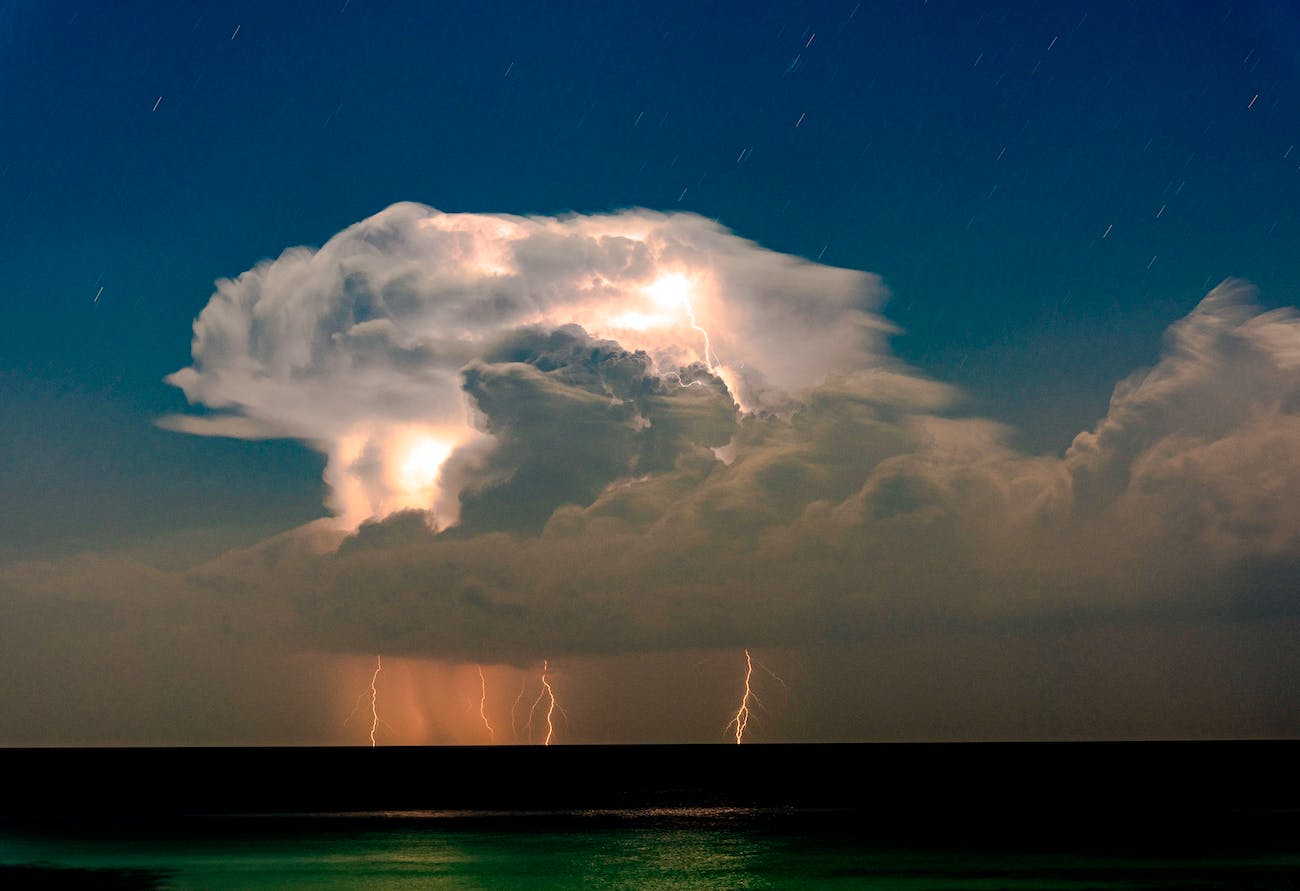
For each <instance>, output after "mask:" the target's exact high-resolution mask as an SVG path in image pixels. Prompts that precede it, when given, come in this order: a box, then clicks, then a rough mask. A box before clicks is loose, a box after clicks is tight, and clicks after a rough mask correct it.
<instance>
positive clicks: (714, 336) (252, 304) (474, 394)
mask: <svg viewBox="0 0 1300 891" xmlns="http://www.w3.org/2000/svg"><path fill="white" fill-rule="evenodd" d="M882 292H883V289H882V288H881V286H880V284H879V283H878V281H877V280H876V279H875V278H874V277H872V276H870V275H867V274H865V273H861V272H855V271H852V270H845V269H834V268H831V267H827V266H821V265H817V264H813V263H809V262H806V261H804V260H801V259H798V258H794V257H790V256H786V255H782V254H778V253H775V252H772V251H768V250H764V249H763V248H761V247H759V246H758V245H756V244H754V243H752V242H749V241H746V240H744V239H741V238H739V237H737V236H735V235H733V234H731V233H730V232H728V231H727V230H725V229H724V228H723V227H721V226H719V225H718V224H716V223H714V222H710V221H708V220H705V219H703V218H701V217H698V216H695V215H692V214H661V213H654V212H650V211H644V210H629V211H624V212H622V213H616V214H608V215H600V216H579V215H572V216H567V217H559V218H556V217H518V216H508V215H485V214H443V213H439V212H438V211H435V210H432V209H431V208H428V207H424V206H422V205H417V204H397V205H394V206H392V207H390V208H388V209H387V210H385V211H383V212H381V213H379V214H376V215H375V216H373V217H371V218H369V219H367V220H365V221H363V222H361V223H358V224H356V225H354V226H352V227H350V228H348V229H346V230H344V231H343V232H341V233H339V234H338V235H336V236H335V237H334V238H332V239H330V240H329V241H328V242H327V243H326V244H325V245H324V246H323V247H321V248H320V249H319V250H310V249H307V248H294V249H291V250H288V251H286V252H285V253H284V254H282V255H281V256H280V257H279V258H278V259H275V260H272V261H268V262H264V263H262V264H260V265H258V266H257V267H255V268H254V269H251V270H249V271H247V272H245V273H244V274H242V275H240V276H238V277H236V278H234V279H230V280H222V281H220V282H219V283H218V285H217V290H216V293H215V294H213V296H212V298H211V300H210V301H209V303H208V305H207V306H206V307H205V308H204V310H203V312H202V313H201V314H200V315H199V317H198V319H197V320H196V321H195V324H194V343H193V359H194V361H193V365H191V366H190V367H188V368H185V369H182V370H180V371H178V372H176V373H175V374H174V375H172V376H171V377H169V378H168V380H169V381H170V382H171V383H173V384H175V385H176V386H178V387H180V388H181V389H182V390H183V391H184V393H185V395H186V397H187V398H188V399H189V400H190V402H191V403H193V404H195V405H196V406H200V407H202V408H205V409H207V410H208V413H206V414H200V415H177V416H172V417H168V418H165V419H163V421H162V423H163V425H164V426H166V427H169V428H171V429H175V430H181V431H184V432H188V433H197V434H208V435H221V436H235V437H242V438H264V437H292V438H296V439H300V440H303V441H305V442H308V443H311V444H312V445H313V446H315V447H316V448H318V449H320V450H321V451H323V452H324V453H325V454H326V456H327V458H328V464H327V467H326V471H325V475H326V481H327V482H328V483H329V485H330V488H331V507H332V508H333V510H334V511H335V513H336V514H337V515H338V516H339V517H340V518H341V519H342V521H343V523H344V524H345V525H346V526H349V527H355V526H356V525H357V524H358V523H360V522H361V521H362V520H365V519H368V518H374V517H382V516H385V515H387V514H389V513H391V512H393V511H395V510H400V509H410V508H418V509H427V510H432V511H433V512H434V514H435V515H436V517H437V520H438V522H439V524H440V525H442V526H444V527H445V526H449V525H453V524H455V523H456V522H457V521H458V520H459V515H460V511H461V496H462V494H464V493H466V492H467V491H468V492H475V491H479V490H482V489H484V488H490V487H491V486H492V485H493V484H494V483H499V482H501V481H502V480H503V479H505V478H509V477H511V476H514V475H516V474H517V473H520V472H521V471H520V469H519V468H518V467H515V466H503V462H504V461H506V458H507V456H506V453H507V452H512V450H513V453H514V454H515V456H516V457H519V458H521V459H527V458H529V457H533V458H535V457H536V456H537V455H538V454H539V453H540V452H541V451H542V450H543V449H544V447H542V446H540V445H538V444H537V442H538V440H539V439H547V438H548V437H551V434H550V433H548V431H549V430H551V429H559V428H562V427H563V426H564V425H565V424H566V423H567V422H569V421H572V420H573V419H572V418H569V417H567V416H566V414H565V412H566V411H567V410H573V411H575V412H578V413H579V414H580V415H581V416H582V418H583V420H582V421H581V422H579V423H582V424H584V425H585V426H584V427H583V429H584V430H588V431H591V430H594V429H595V426H593V425H596V426H600V427H602V430H603V431H604V432H603V433H602V434H601V435H604V434H605V433H609V432H610V431H609V430H607V429H605V427H606V422H617V423H619V424H622V425H623V426H624V427H626V428H627V429H628V430H630V431H631V432H632V433H638V432H642V431H644V432H645V435H644V436H640V437H639V438H640V439H643V440H646V441H651V440H656V441H657V442H656V443H654V444H651V445H646V446H645V448H648V449H650V450H651V451H654V450H655V449H659V450H662V449H663V448H665V447H666V446H665V444H664V443H663V442H662V440H663V438H664V437H663V436H661V435H660V428H663V427H672V426H673V425H674V424H677V423H679V422H680V421H681V415H682V413H683V412H686V413H687V414H689V413H690V412H691V411H694V409H691V408H688V407H687V405H688V404H689V403H691V402H692V401H698V400H693V397H694V396H695V395H696V394H686V395H685V396H684V397H683V398H682V399H681V400H673V399H669V398H668V395H669V393H668V391H669V389H670V388H673V387H675V388H676V389H678V390H683V389H691V388H707V389H711V390H714V391H717V392H725V393H727V394H728V395H729V397H730V400H734V401H735V402H736V403H737V404H738V405H739V406H740V407H741V408H742V409H745V410H751V411H752V410H763V409H780V408H784V407H786V406H787V405H788V402H789V400H790V399H791V398H792V397H795V396H797V395H798V394H799V393H801V392H802V391H804V390H806V389H807V388H808V387H810V386H812V385H814V384H816V383H818V382H819V381H821V380H824V379H825V378H826V377H827V376H828V375H830V374H833V373H837V372H844V371H849V370H854V369H860V368H867V367H871V366H873V365H875V364H878V363H879V361H880V359H881V357H883V356H884V352H885V351H884V346H883V336H884V334H885V333H886V332H887V331H888V326H887V325H886V324H885V323H884V322H883V321H882V320H881V319H879V318H878V317H877V316H875V315H874V314H873V313H872V309H873V308H874V306H875V305H876V304H877V303H878V302H879V299H880V296H881V294H882ZM563 332H567V334H566V333H563ZM557 337H558V338H560V339H561V340H565V341H566V342H565V343H563V344H560V343H557V342H553V341H555V339H556V338H557ZM555 350H567V351H568V354H567V356H566V357H565V358H562V359H555V358H554V357H552V358H550V359H547V358H546V357H544V356H543V355H542V353H544V352H547V351H552V352H554V351H555ZM581 350H590V351H592V357H585V358H584V357H583V356H580V355H579V354H578V352H580V351H581ZM611 351H613V352H615V353H619V354H625V355H623V357H622V358H619V359H618V360H617V362H618V363H621V366H620V369H619V370H618V371H617V372H616V371H615V370H614V364H613V363H611V362H610V361H607V359H608V355H606V354H609V353H610V352H611ZM597 354H600V357H599V358H594V357H596V356H597ZM557 362H558V363H560V364H562V366H563V367H564V368H565V369H567V370H566V371H564V372H563V373H559V374H557V373H554V372H555V370H556V368H558V367H560V366H559V365H557ZM584 365H585V366H589V367H590V368H591V369H592V372H593V374H592V375H589V376H588V379H586V380H583V381H577V380H575V379H574V376H575V373H576V369H578V368H580V367H582V366H584ZM525 366H527V367H525ZM629 374H630V375H631V378H627V375H629ZM620 375H623V377H620ZM638 388H640V389H638ZM651 390H654V391H655V392H653V393H651V392H650V391H651ZM525 395H526V396H527V397H528V398H530V399H532V400H535V401H534V402H533V403H531V404H530V406H527V407H526V406H525V405H524V404H523V403H521V402H519V401H518V400H519V399H522V398H523V397H524V396H525ZM671 395H673V396H678V395H682V394H671ZM512 400H514V401H513V402H512ZM670 402H680V403H681V405H676V406H674V407H673V409H672V410H670V409H669V408H668V404H669V403H670ZM489 404H490V405H491V406H494V407H495V408H496V409H498V410H499V411H500V414H499V415H496V416H494V414H493V412H492V411H491V410H485V407H486V406H488V405H489ZM507 405H509V407H507ZM648 406H650V407H654V408H656V409H658V410H662V411H663V412H665V413H666V414H665V415H664V416H663V417H649V416H647V415H646V414H645V412H646V410H647V407H648ZM713 410H714V409H710V411H713ZM668 414H676V415H677V416H678V417H677V420H676V421H673V420H670V419H669V418H668V417H667V415H668ZM511 437H514V438H515V439H516V440H518V438H520V437H529V438H533V440H534V445H533V446H529V445H523V446H520V444H519V443H518V442H515V443H514V447H513V449H512V446H511V444H510V443H508V442H506V443H503V440H509V439H510V438H511ZM552 438H553V437H552ZM614 438H615V439H621V440H628V439H630V438H633V437H632V436H631V434H626V435H623V436H621V437H617V436H616V437H614ZM706 438H707V437H706ZM570 442H574V440H573V439H571V440H570ZM724 444H725V438H724ZM609 445H610V447H611V448H621V449H626V448H627V447H629V444H628V443H626V442H620V443H619V444H618V445H617V446H615V445H614V444H613V443H612V442H611V443H609ZM586 454H587V457H589V458H590V459H591V460H593V461H595V462H596V463H597V464H599V463H602V462H603V461H605V460H614V458H613V456H612V455H610V456H606V455H605V453H604V452H603V451H601V448H600V447H593V448H589V449H587V452H586ZM553 457H555V456H553ZM659 457H660V458H663V457H664V456H663V455H660V456H659ZM650 460H651V463H653V457H652V458H651V459H650ZM564 463H565V462H563V461H561V462H560V464H559V465H554V464H553V465H552V466H553V467H559V466H562V465H563V464H564ZM634 463H635V462H634ZM629 469H632V468H627V467H624V468H621V470H622V471H627V470H629ZM523 473H525V474H526V470H525V471H523ZM617 475H619V474H616V473H607V474H606V476H607V477H608V479H606V480H605V481H606V482H608V481H609V480H610V479H612V478H613V477H614V476H617ZM584 485H585V487H586V488H584V487H583V486H584ZM591 485H592V483H591V481H584V484H583V485H579V487H578V488H579V491H578V492H577V493H576V495H577V497H579V498H580V499H581V498H582V497H583V495H582V493H583V492H587V493H588V494H594V493H593V492H590V488H591ZM551 488H552V489H555V488H556V487H555V486H551ZM561 488H562V487H561ZM553 495H555V496H556V497H562V496H563V493H561V492H559V491H558V490H557V491H555V492H554V493H553ZM483 497H487V498H491V497H492V496H491V495H485V496H483ZM588 500H589V498H588Z"/></svg>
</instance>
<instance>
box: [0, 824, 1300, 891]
mask: <svg viewBox="0 0 1300 891" xmlns="http://www.w3.org/2000/svg"><path fill="white" fill-rule="evenodd" d="M1172 836H1173V837H1171V834H1170V833H1168V832H1161V831H1160V827H1158V826H1153V827H1152V835H1151V836H1150V837H1145V836H1144V834H1143V832H1142V831H1141V830H1140V829H1139V830H1137V831H1136V832H1126V833H1125V834H1123V835H1122V836H1119V837H1115V836H1113V835H1105V836H1100V837H1104V838H1105V840H1104V841H1098V840H1097V837H1093V838H1092V840H1089V839H1088V838H1085V837H1064V838H1063V837H1060V836H1053V837H1051V839H1050V840H1047V839H1044V838H1037V839H1035V838H1027V837H1025V836H1024V835H1023V834H1018V833H1015V832H1008V833H1006V834H1005V835H999V834H998V833H997V832H989V831H987V830H985V831H981V832H980V833H979V834H978V835H977V836H973V835H965V834H963V833H961V832H959V831H958V832H954V831H945V832H944V833H943V834H942V835H941V836H937V837H927V833H926V831H925V825H924V822H922V823H919V824H914V825H909V826H906V827H897V831H895V830H894V829H891V828H890V827H889V826H888V824H887V823H886V824H885V825H881V824H879V823H876V824H873V826H872V827H871V828H864V827H861V826H858V825H856V823H855V820H854V819H853V818H852V817H850V816H848V815H843V816H841V815H837V814H834V813H807V814H802V813H800V812H791V811H761V810H747V809H726V808H721V809H665V810H631V811H602V812H573V813H569V814H554V813H551V814H536V815H530V814H512V815H502V814H473V813H465V812H460V813H401V814H399V813H386V814H371V815H363V816H357V815H346V816H331V815H315V816H251V817H220V818H217V817H180V818H172V819H167V820H161V819H154V820H136V819H120V818H119V819H103V818H101V819H97V820H94V821H84V822H78V821H69V820H67V819H51V820H48V821H43V822H42V821H26V822H23V823H10V824H3V825H0V886H3V887H14V888H23V887H37V888H40V887H61V888H62V887H73V888H75V887H83V888H116V889H125V888H161V889H209V891H215V889H258V888H312V889H334V888H367V889H410V888H464V889H478V888H483V889H513V888H519V889H543V888H668V889H672V888H875V889H952V891H957V889H1021V888H1023V889H1092V888H1126V889H1138V888H1162V889H1165V888H1223V889H1229V888H1232V889H1265V888H1269V889H1279V888H1300V851H1298V847H1297V844H1296V842H1295V840H1292V841H1289V842H1288V841H1286V840H1285V839H1283V840H1281V841H1279V840H1277V837H1276V836H1274V837H1273V840H1271V841H1267V840H1264V841H1252V840H1250V839H1246V840H1245V841H1243V840H1241V838H1240V837H1238V838H1237V840H1235V841H1232V842H1224V843H1222V844H1216V843H1214V842H1213V841H1211V842H1209V843H1207V842H1206V840H1205V838H1204V837H1200V836H1198V838H1197V839H1196V840H1195V841H1193V840H1192V839H1184V840H1180V839H1179V838H1178V837H1177V833H1173V834H1172Z"/></svg>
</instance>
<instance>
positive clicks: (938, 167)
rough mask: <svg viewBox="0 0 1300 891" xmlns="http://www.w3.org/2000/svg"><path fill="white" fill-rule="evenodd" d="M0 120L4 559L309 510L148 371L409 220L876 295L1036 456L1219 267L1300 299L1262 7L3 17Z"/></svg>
mask: <svg viewBox="0 0 1300 891" xmlns="http://www.w3.org/2000/svg"><path fill="white" fill-rule="evenodd" d="M232 38H233V39H232ZM160 97H161V101H159V100H160ZM801 119H802V120H801ZM0 121H2V122H3V123H2V124H0V270H3V271H4V274H5V283H4V284H5V295H6V297H5V305H6V309H7V313H6V316H7V317H6V324H5V325H4V326H3V327H0V431H3V434H2V435H0V501H3V502H4V503H6V504H9V505H11V506H21V507H22V510H21V511H20V510H18V509H16V508H15V507H11V508H10V509H7V510H6V511H4V512H3V516H0V542H3V543H4V544H3V545H0V557H8V556H13V555H15V554H16V553H20V552H21V553H44V552H55V551H60V550H69V549H75V548H78V547H87V546H98V545H102V544H130V543H133V542H136V541H138V540H141V539H143V538H148V537H151V536H156V535H157V534H159V533H164V532H181V531H184V530H186V529H190V528H197V527H208V526H232V527H241V528H245V529H247V530H252V529H254V528H256V529H257V530H258V531H265V530H266V529H274V528H283V527H285V526H288V525H290V524H292V523H294V522H298V521H301V520H304V519H307V518H309V517H312V516H316V515H319V514H320V513H321V512H322V508H321V506H320V498H321V484H320V481H319V476H320V469H321V461H320V459H319V458H318V457H316V456H314V455H313V454H312V453H310V452H309V451H307V450H306V449H305V448H303V447H301V446H298V445H295V444H288V443H240V442H223V441H217V440H199V439H194V438H188V437H185V436H181V435H178V434H174V433H168V432H164V431H161V430H158V429H156V428H154V427H153V426H152V419H153V418H155V417H157V416H158V415H160V414H163V413H165V412H169V411H174V410H176V409H178V408H179V407H180V406H181V404H182V402H183V400H182V398H181V397H180V395H179V393H178V392H176V391H174V390H172V389H171V388H169V387H167V386H166V385H164V384H163V383H162V377H163V375H165V374H167V373H169V372H171V371H174V370H175V369H177V368H179V367H181V366H183V365H185V364H187V363H188V361H189V338H190V330H189V329H190V323H191V321H192V319H193V317H194V316H195V314H196V313H197V312H198V311H199V310H200V309H201V308H202V306H203V305H204V303H205V302H206V301H207V299H208V296H209V294H210V293H211V290H212V282H213V280H214V279H216V278H217V277H220V276H229V275H235V274H238V273H239V272H241V271H243V270H244V269H247V268H248V267H250V266H252V265H253V264H254V263H256V262H257V261H258V260H260V259H262V258H264V257H269V256H275V255H276V254H278V253H279V252H280V251H281V250H282V249H284V248H285V247H288V246H290V245H296V244H319V243H321V242H323V241H324V240H326V239H327V238H329V237H330V236H331V235H332V234H333V233H335V232H337V231H338V230H339V229H341V228H343V227H344V226H346V225H348V224H350V223H352V222H354V221H356V220H358V219H361V218H363V217H365V216H367V215H369V214H371V213H374V212H375V211H378V210H380V209H382V208H383V207H385V206H386V205H388V204H389V203H391V202H393V201H398V200H415V201H421V202H424V203H427V204H430V205H433V206H435V207H438V208H441V209H443V210H448V211H504V212H514V213H554V212H559V211H564V210H576V211H596V210H605V209H611V208H618V207H626V206H636V205H639V206H646V207H650V208H656V209H664V210H672V209H683V210H690V211H695V212H697V213H700V214H703V215H705V216H709V217H716V218H718V219H719V220H720V221H721V222H722V223H723V224H725V225H727V226H728V227H730V228H732V229H734V230H735V231H736V232H738V233H739V234H741V235H743V236H745V237H748V238H753V239H755V240H757V241H758V242H760V243H762V244H763V245H765V246H767V247H770V248H773V249H776V250H781V251H786V252H791V253H797V254H802V255H804V256H807V257H810V258H814V259H815V258H817V257H819V256H820V257H821V258H822V260H823V261H824V262H827V263H833V264H836V265H843V266H850V267H854V268H860V269H866V270H870V271H873V272H876V273H878V274H880V275H882V276H883V277H884V279H885V280H886V282H887V283H888V284H889V286H890V288H891V290H892V291H893V294H894V297H893V299H892V300H891V302H890V303H889V304H888V305H887V306H886V308H885V312H886V314H887V315H888V316H889V317H890V318H891V319H892V320H893V321H895V322H897V323H898V324H899V325H901V327H902V328H903V329H904V331H905V333H904V334H903V335H902V336H900V337H898V338H897V339H896V340H895V342H894V346H895V349H896V350H897V351H898V353H899V354H900V355H901V356H902V357H903V358H905V359H907V360H908V361H910V362H912V363H914V364H915V365H917V366H919V367H920V368H922V369H924V370H925V371H927V372H929V373H931V374H933V375H934V376H936V377H938V378H941V379H944V380H948V381H951V382H954V383H956V384H958V385H960V386H962V387H963V388H965V389H966V391H967V392H968V393H969V396H970V399H969V403H968V409H969V410H971V411H974V412H978V413H981V414H986V415H990V416H992V417H996V418H1000V419H1003V420H1006V421H1008V422H1009V423H1012V424H1014V425H1015V426H1016V427H1017V428H1018V429H1019V430H1020V431H1021V432H1020V442H1021V444H1022V445H1023V446H1024V447H1026V448H1028V449H1030V450H1033V451H1049V452H1057V453H1059V452H1060V451H1062V450H1063V449H1064V448H1065V447H1066V446H1067V445H1068V443H1069V440H1070V437H1071V435H1072V434H1073V433H1074V432H1076V431H1078V430H1079V429H1083V428H1086V427H1089V426H1091V424H1092V423H1093V422H1094V421H1095V419H1096V418H1097V417H1098V416H1100V415H1101V414H1102V413H1103V411H1104V410H1105V405H1106V401H1107V399H1108V397H1109V393H1110V390H1111V387H1112V386H1113V385H1114V383H1115V381H1116V380H1117V379H1118V378H1120V377H1122V376H1124V375H1125V374H1127V373H1128V372H1129V371H1131V370H1132V369H1133V368H1135V367H1137V366H1140V365H1144V364H1149V363H1151V362H1152V361H1154V359H1155V357H1156V355H1157V351H1158V349H1159V345H1160V338H1161V333H1162V332H1163V330H1164V329H1165V328H1166V327H1167V326H1168V325H1169V324H1170V323H1171V322H1173V321H1175V320H1176V319H1177V318H1178V317H1180V316H1181V315H1183V314H1184V313H1186V312H1187V311H1188V310H1189V309H1191V307H1192V306H1194V305H1195V303H1196V302H1197V301H1198V299H1199V298H1200V297H1201V296H1202V295H1203V294H1204V292H1205V291H1206V290H1208V288H1209V287H1210V286H1212V285H1213V284H1215V283H1217V282H1218V281H1219V280H1220V279H1222V278H1223V277H1225V276H1228V275H1238V276H1242V277H1245V278H1248V279H1250V280H1253V281H1254V282H1256V283H1257V284H1259V285H1260V287H1261V290H1262V294H1261V297H1262V300H1263V301H1264V303H1266V304H1267V305H1280V304H1295V303H1300V260H1298V259H1297V257H1300V249H1298V248H1300V215H1298V214H1297V210H1296V208H1297V207H1298V206H1300V148H1297V147H1296V144H1297V143H1300V13H1298V12H1297V7H1296V6H1295V4H1291V3H1282V2H1276V0H1253V2H1212V3H1204V4H1187V3H1176V2H1091V0H1078V2H1069V3H1059V4H1041V5H1040V4H1027V3H1008V2H990V3H978V2H956V0H930V2H922V0H893V2H863V3H861V4H858V3H855V2H850V0H836V2H816V3H760V4H717V3H707V2H690V3H654V4H636V5H633V4H608V3H580V2H565V3H555V4H547V3H519V4H512V3H506V4H429V3H414V2H411V3H380V2H376V0H350V2H347V3H344V2H341V0H340V2H334V0H331V2H325V3H277V4H264V3H183V2H182V3H171V4H145V3H127V2H122V3H113V4H103V3H85V2H81V3H78V2H53V0H40V2H20V0H19V2H16V0H8V2H5V3H3V4H0ZM1162 208H1163V211H1162ZM1108 228H1110V232H1109V235H1107V236H1106V237H1105V238H1104V239H1103V238H1102V236H1103V233H1105V232H1106V230H1107V229H1108ZM101 286H102V287H103V291H102V293H100V287H101ZM97 293H99V299H98V301H96V300H95V297H96V294H97ZM247 534H249V535H251V534H252V532H251V531H249V532H248V533H247Z"/></svg>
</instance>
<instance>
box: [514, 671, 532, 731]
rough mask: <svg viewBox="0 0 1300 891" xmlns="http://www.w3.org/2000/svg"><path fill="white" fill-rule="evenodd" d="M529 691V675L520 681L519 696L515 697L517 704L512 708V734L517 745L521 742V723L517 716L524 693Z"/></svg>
mask: <svg viewBox="0 0 1300 891" xmlns="http://www.w3.org/2000/svg"><path fill="white" fill-rule="evenodd" d="M527 689H528V675H524V676H523V677H522V678H520V679H519V695H518V696H516V697H515V704H514V705H512V706H510V733H511V735H512V736H513V737H514V740H515V742H516V743H518V742H519V722H518V720H516V718H515V715H516V714H517V713H518V711H519V703H520V702H522V701H523V699H524V691H525V690H527Z"/></svg>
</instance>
